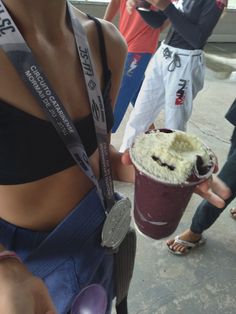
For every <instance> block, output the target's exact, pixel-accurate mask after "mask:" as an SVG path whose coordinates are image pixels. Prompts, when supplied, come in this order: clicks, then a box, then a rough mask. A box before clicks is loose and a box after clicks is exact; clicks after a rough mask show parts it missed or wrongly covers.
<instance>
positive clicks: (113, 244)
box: [101, 198, 131, 249]
mask: <svg viewBox="0 0 236 314" xmlns="http://www.w3.org/2000/svg"><path fill="white" fill-rule="evenodd" d="M130 222H131V202H130V200H129V199H128V198H122V199H120V200H118V201H117V202H116V203H115V204H114V205H113V207H112V208H111V210H110V211H109V213H108V215H107V217H106V220H105V222H104V225H103V228H102V243H101V245H102V246H104V247H107V248H111V249H116V248H118V247H119V245H120V244H121V242H122V241H123V239H124V238H125V236H126V234H127V232H128V230H129V227H130Z"/></svg>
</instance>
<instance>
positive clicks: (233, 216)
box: [229, 207, 236, 220]
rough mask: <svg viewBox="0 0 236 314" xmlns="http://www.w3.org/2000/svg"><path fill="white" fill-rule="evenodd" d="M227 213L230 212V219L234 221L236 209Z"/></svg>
mask: <svg viewBox="0 0 236 314" xmlns="http://www.w3.org/2000/svg"><path fill="white" fill-rule="evenodd" d="M229 212H230V215H231V217H232V218H233V219H234V220H236V208H235V207H233V208H231V209H230V211H229Z"/></svg>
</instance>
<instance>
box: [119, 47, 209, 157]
mask: <svg viewBox="0 0 236 314" xmlns="http://www.w3.org/2000/svg"><path fill="white" fill-rule="evenodd" d="M204 76H205V64H204V60H203V51H202V50H185V49H179V48H174V47H171V46H168V45H166V44H164V43H162V44H161V46H160V48H159V49H158V50H157V52H156V53H155V54H154V56H153V57H152V59H151V61H150V63H149V65H148V68H147V71H146V73H145V79H144V81H143V84H142V87H141V89H140V92H139V94H138V97H137V100H136V103H135V107H134V109H133V110H132V112H131V114H130V117H129V120H128V123H127V125H126V129H125V132H124V138H123V142H122V145H121V148H120V151H121V152H124V151H125V150H126V149H127V148H129V147H130V146H131V145H132V143H133V141H134V138H135V137H136V136H137V135H138V134H139V133H142V132H145V131H147V129H148V127H149V126H150V125H151V124H152V123H153V122H154V121H155V119H156V118H157V116H158V115H159V113H160V112H161V110H162V109H164V111H165V128H169V129H174V130H175V129H176V130H182V131H185V130H186V126H187V121H188V120H189V118H190V116H191V113H192V104H193V99H194V98H195V96H196V95H197V93H198V92H199V91H200V90H201V89H202V88H203V84H204ZM157 127H158V126H157Z"/></svg>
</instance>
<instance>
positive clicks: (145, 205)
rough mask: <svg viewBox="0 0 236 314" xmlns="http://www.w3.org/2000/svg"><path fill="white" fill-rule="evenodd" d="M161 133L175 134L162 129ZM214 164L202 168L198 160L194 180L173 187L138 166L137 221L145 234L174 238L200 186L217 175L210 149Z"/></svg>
mask: <svg viewBox="0 0 236 314" xmlns="http://www.w3.org/2000/svg"><path fill="white" fill-rule="evenodd" d="M160 131H161V132H168V133H169V132H172V130H167V129H162V130H160ZM209 154H210V159H211V161H212V162H211V165H209V167H205V168H201V160H198V159H197V162H196V165H195V167H194V169H193V173H192V175H191V177H190V178H189V179H188V181H187V182H186V183H183V184H173V183H168V182H165V181H161V180H160V179H158V178H154V177H152V176H151V175H150V176H149V175H148V174H147V173H144V172H143V170H142V169H140V168H139V167H138V165H137V164H136V163H135V161H134V159H133V158H132V153H131V152H130V155H131V159H132V161H133V163H134V168H135V190H134V211H133V216H134V222H135V225H136V228H137V229H138V231H139V232H141V233H142V234H143V235H146V236H148V237H150V238H152V239H156V240H159V239H162V238H165V237H167V236H169V235H171V234H172V233H173V232H174V231H175V230H176V228H177V227H178V224H179V222H180V220H181V217H182V216H183V213H184V211H185V209H186V207H187V205H188V203H189V200H190V198H191V196H192V193H193V191H194V188H195V187H196V185H198V184H200V183H201V182H203V181H205V180H207V179H208V178H209V177H210V176H211V175H212V173H213V171H214V168H215V164H216V158H215V155H214V154H213V153H212V152H211V151H210V150H209Z"/></svg>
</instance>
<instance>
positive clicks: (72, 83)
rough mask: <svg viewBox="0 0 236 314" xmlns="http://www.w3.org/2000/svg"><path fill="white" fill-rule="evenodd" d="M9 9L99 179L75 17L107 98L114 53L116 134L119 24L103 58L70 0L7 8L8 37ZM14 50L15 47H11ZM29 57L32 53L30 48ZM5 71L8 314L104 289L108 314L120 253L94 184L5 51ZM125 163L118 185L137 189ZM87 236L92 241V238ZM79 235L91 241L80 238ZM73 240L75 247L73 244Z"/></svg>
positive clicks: (1, 277)
mask: <svg viewBox="0 0 236 314" xmlns="http://www.w3.org/2000/svg"><path fill="white" fill-rule="evenodd" d="M3 5H5V6H6V8H7V10H8V11H9V13H10V15H11V16H12V18H13V19H14V22H15V24H16V25H17V26H18V28H19V30H20V32H21V34H22V35H23V37H24V39H25V41H26V42H27V44H28V46H29V47H30V49H31V50H32V53H33V55H34V56H35V58H36V60H37V61H38V63H39V64H40V65H41V68H42V69H43V72H44V73H45V74H46V76H47V78H48V80H49V82H50V83H51V85H52V86H53V89H54V90H55V92H56V94H57V95H58V96H59V98H60V99H61V101H62V103H63V105H64V107H65V109H66V111H67V112H68V113H69V115H70V117H71V118H72V120H73V121H74V123H75V125H76V128H77V130H78V132H79V134H80V135H81V139H82V143H83V146H84V147H85V151H86V154H87V155H88V157H89V163H90V165H91V167H92V170H93V172H94V173H95V175H96V177H97V178H100V167H99V161H101V159H99V153H98V150H97V141H96V134H95V130H94V124H93V120H92V117H91V109H90V104H89V99H88V94H87V92H86V84H85V79H84V76H83V71H82V66H81V64H82V63H81V62H80V59H79V57H78V51H77V47H76V43H75V38H74V34H73V30H72V22H71V21H72V19H71V18H70V17H71V15H70V14H73V17H74V15H75V18H76V19H77V20H78V21H79V22H80V23H81V25H82V29H84V31H85V34H86V36H87V39H88V43H89V46H90V49H91V55H90V59H92V60H93V61H94V72H96V74H97V76H98V81H99V86H100V88H101V90H103V91H104V90H106V91H107V88H106V87H107V86H108V87H109V84H108V83H109V73H110V72H109V71H108V69H107V67H106V62H104V60H105V61H106V58H105V57H106V55H107V63H108V68H109V69H110V71H111V73H112V81H111V89H110V90H108V92H109V94H108V95H105V96H106V97H104V103H105V109H106V110H105V111H106V116H107V117H106V118H107V125H108V131H110V129H111V127H112V123H111V117H110V115H109V113H110V111H109V101H107V99H108V98H110V100H111V103H112V105H114V103H115V99H116V95H117V91H118V87H119V84H120V78H121V74H122V70H123V65H124V60H125V57H126V45H125V43H124V41H123V39H122V38H121V36H120V35H119V33H118V31H117V30H116V28H115V27H114V26H113V25H112V24H110V23H108V22H104V21H102V22H101V23H102V30H103V36H104V40H105V48H106V49H105V51H106V54H105V55H104V49H101V50H100V48H101V37H98V31H97V27H96V24H95V23H94V21H92V20H91V19H90V18H89V17H88V16H87V15H85V14H84V13H82V12H81V11H78V10H76V9H75V8H73V7H71V6H69V5H68V6H67V2H66V1H65V0H41V1H32V0H4V1H2V4H1V2H0V15H1V16H0V17H1V20H0V34H1V37H2V38H5V35H6V34H8V35H9V34H10V35H12V36H13V35H15V33H16V31H15V29H14V27H13V28H12V26H11V23H10V22H9V19H6V18H5V15H4V16H3V14H6V11H5V9H4V7H3ZM68 8H70V10H68ZM69 13H70V14H69ZM11 32H12V34H11ZM99 34H100V35H101V33H99ZM10 38H11V36H10ZM0 42H1V38H0ZM13 46H14V45H13ZM5 47H6V50H7V49H8V48H9V49H12V46H11V45H9V44H6V46H5ZM13 48H14V47H13ZM79 48H80V47H79ZM103 48H104V47H103ZM20 49H21V51H22V50H24V49H23V48H22V46H21V45H19V46H18V50H19V51H20ZM80 52H81V51H80ZM83 52H85V51H83ZM101 53H102V55H101ZM13 55H14V54H13ZM16 56H17V58H16ZM10 57H11V55H10ZM13 57H14V58H15V59H16V60H17V62H16V67H18V66H20V65H21V64H23V61H24V60H23V61H22V59H20V55H19V54H18V55H14V56H13ZM83 66H84V64H83ZM104 69H105V70H104ZM0 71H1V75H0V99H1V102H0V112H1V126H0V137H1V149H2V150H1V158H2V159H1V171H0V173H1V176H0V183H1V185H0V199H1V202H0V217H1V220H0V243H1V244H2V246H1V247H0V282H1V285H0V293H1V298H0V312H1V313H11V314H12V313H20V314H21V313H24V314H25V313H27V314H28V313H29V314H31V313H36V314H45V313H47V314H49V313H50V314H51V313H55V311H57V313H59V314H65V313H67V312H69V310H70V307H71V304H72V302H73V300H74V298H75V295H76V294H77V293H78V291H79V290H80V289H81V288H82V287H84V286H86V285H88V284H90V283H91V282H97V283H101V284H102V285H103V286H104V288H105V289H106V291H107V294H108V299H109V306H108V309H107V313H109V312H110V305H111V300H112V297H113V293H112V292H113V254H107V251H106V249H105V248H104V247H102V246H101V243H100V237H101V228H102V225H103V221H104V220H105V212H104V207H103V205H102V202H101V200H100V198H99V197H98V194H97V193H96V189H95V187H94V184H93V183H92V182H91V180H90V179H89V178H88V177H87V175H85V174H84V172H83V171H82V170H81V168H80V167H78V165H77V164H76V162H75V161H74V159H73V158H72V157H71V155H70V154H69V152H68V151H67V149H66V147H65V145H64V143H63V142H62V141H61V138H60V137H59V136H58V134H57V132H56V130H55V129H54V127H53V126H52V125H51V124H50V122H49V121H47V118H46V117H45V114H44V112H43V111H42V109H40V107H39V106H38V103H37V101H36V98H34V97H33V96H32V94H31V92H30V91H29V89H28V88H27V87H26V85H25V84H24V83H23V81H22V79H21V77H20V76H19V75H18V73H17V71H16V69H15V68H14V66H13V65H12V63H11V62H10V59H9V58H8V57H7V56H6V53H5V52H3V50H2V49H1V50H0ZM105 71H106V72H105ZM26 72H27V71H26ZM91 73H92V71H91ZM40 77H41V76H38V75H37V78H38V79H39V78H40ZM29 78H30V82H31V83H32V82H33V83H34V81H33V79H32V80H31V77H30V76H29ZM41 78H42V77H41ZM33 83H32V84H33ZM42 86H44V85H42ZM91 87H92V88H93V87H94V85H93V84H92V85H91ZM103 94H104V93H103ZM41 96H42V95H41ZM107 96H109V97H107ZM42 97H43V96H42ZM95 109H96V108H95ZM122 159H123V164H122V163H121V154H119V153H117V152H116V151H115V149H114V148H112V147H111V149H110V160H111V164H112V172H113V178H114V179H119V180H124V181H130V182H132V181H133V168H132V167H131V166H130V161H129V156H128V155H127V154H125V155H123V156H122ZM205 188H206V189H205V190H204V187H203V190H201V192H200V193H203V195H204V196H206V197H208V198H209V197H212V195H213V198H212V199H213V201H216V203H217V204H222V200H221V199H220V198H219V197H217V196H216V195H214V194H213V192H211V191H209V186H208V185H205ZM220 188H221V189H222V191H223V193H222V196H224V194H225V193H227V190H226V189H225V188H224V186H220ZM74 216H75V217H76V219H74ZM68 222H69V223H68ZM88 231H89V236H88V237H85V238H84V237H83V236H84V234H85V233H86V232H88ZM78 234H80V236H81V237H82V240H81V238H80V239H77V238H76V237H75V235H76V236H77V235H78ZM68 235H70V236H71V237H70V241H65V238H66V239H67V237H68ZM54 238H56V239H57V241H54V240H53V239H54ZM58 239H59V240H58ZM50 241H51V242H50ZM45 247H46V249H45V250H42V248H45ZM6 250H11V252H10V253H9V252H6ZM12 251H15V252H16V254H17V255H18V256H19V257H20V258H21V260H22V261H23V262H24V264H23V263H21V262H20V261H19V259H18V258H17V256H16V255H15V253H13V252H12ZM25 265H26V266H25ZM55 265H57V266H56V267H55ZM27 268H28V269H29V270H30V271H29V270H28V269H27ZM31 271H32V272H33V274H34V275H35V274H36V275H37V276H39V277H41V278H42V279H43V281H44V283H45V284H46V286H47V288H48V290H49V293H50V296H49V293H48V290H47V288H46V287H45V285H44V283H43V282H42V281H41V280H40V279H39V278H38V277H35V276H33V274H32V273H31ZM53 303H54V305H53Z"/></svg>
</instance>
